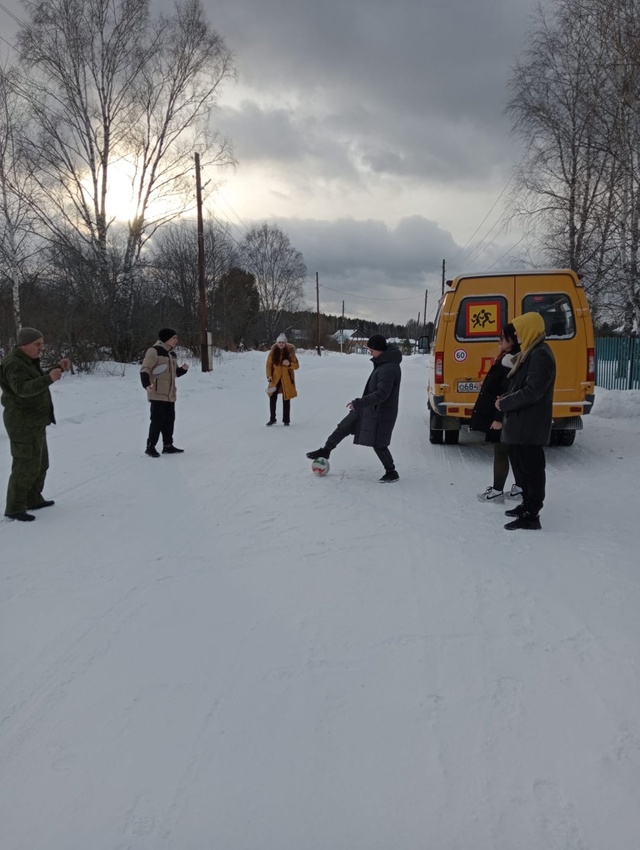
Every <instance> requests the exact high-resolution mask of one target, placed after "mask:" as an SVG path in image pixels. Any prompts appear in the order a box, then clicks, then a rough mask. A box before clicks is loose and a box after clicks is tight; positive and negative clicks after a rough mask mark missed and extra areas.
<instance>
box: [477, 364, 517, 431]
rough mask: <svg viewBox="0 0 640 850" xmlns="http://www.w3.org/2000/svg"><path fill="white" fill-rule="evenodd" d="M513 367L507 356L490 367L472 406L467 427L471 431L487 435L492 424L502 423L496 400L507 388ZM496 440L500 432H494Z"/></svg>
mask: <svg viewBox="0 0 640 850" xmlns="http://www.w3.org/2000/svg"><path fill="white" fill-rule="evenodd" d="M512 366H513V358H512V357H511V356H510V355H509V354H505V355H503V356H501V357H498V358H497V359H496V361H495V363H494V364H493V365H492V366H491V368H490V369H489V371H488V372H487V374H486V375H485V379H484V381H483V382H482V386H481V387H480V395H479V396H478V399H477V401H476V403H475V405H474V408H473V413H472V414H471V420H470V422H469V427H470V428H471V430H472V431H484V432H485V434H487V433H488V432H489V430H490V428H491V423H492V422H502V411H500V410H498V409H497V408H496V399H497V398H498V396H499V395H504V393H506V392H507V389H508V388H509V379H508V377H507V376H508V374H509V371H510V370H511V368H512ZM495 433H496V434H497V439H498V440H499V439H500V432H499V431H496V432H495Z"/></svg>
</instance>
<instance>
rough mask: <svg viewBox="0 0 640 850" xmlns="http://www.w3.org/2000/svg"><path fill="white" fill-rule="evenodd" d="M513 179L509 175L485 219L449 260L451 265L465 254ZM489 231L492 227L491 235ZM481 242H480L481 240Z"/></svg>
mask: <svg viewBox="0 0 640 850" xmlns="http://www.w3.org/2000/svg"><path fill="white" fill-rule="evenodd" d="M513 177H514V175H513V174H512V175H511V177H510V178H509V179H508V180H507V182H506V184H505V186H504V188H503V189H502V191H501V192H500V194H499V195H498V197H497V198H496V199H495V201H494V202H493V204H492V206H491V209H490V210H489V212H488V213H487V214H486V215H485V217H484V218H483V219H482V221H481V222H480V224H479V225H478V226H477V227H476V229H475V230H474V231H473V233H472V234H471V236H470V237H469V238H468V239H467V241H466V242H465V243H464V245H463V246H462V248H460V249H459V251H458V252H457V254H455V256H454V257H453V258H452V259H451V260H450V262H452V263H453V262H454V261H455V260H457V259H458V257H459V256H460V255H461V254H464V252H465V249H466V247H467V245H468V244H469V243H470V242H471V240H472V239H473V238H474V236H475V235H476V234H477V232H478V231H479V230H480V228H481V227H482V225H483V224H484V223H485V221H486V220H487V219H488V218H489V216H490V215H491V213H492V212H493V211H494V209H495V208H496V206H497V204H498V202H499V201H500V199H501V198H502V196H503V195H504V193H505V192H506V191H507V189H508V188H509V186H510V184H511V181H512V180H513ZM498 221H499V219H498ZM494 227H495V225H494ZM491 230H493V227H492V228H491V229H490V230H489V233H491ZM489 233H487V236H488V235H489ZM485 238H486V236H485V237H483V239H485ZM481 242H482V240H481ZM473 250H475V249H473ZM472 253H473V251H472Z"/></svg>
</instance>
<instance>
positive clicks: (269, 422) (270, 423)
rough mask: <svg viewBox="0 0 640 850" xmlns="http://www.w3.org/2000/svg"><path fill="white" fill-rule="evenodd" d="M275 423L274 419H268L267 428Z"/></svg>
mask: <svg viewBox="0 0 640 850" xmlns="http://www.w3.org/2000/svg"><path fill="white" fill-rule="evenodd" d="M275 424H276V420H275V419H270V420H269V421H268V422H267V428H270V427H271V426H272V425H275Z"/></svg>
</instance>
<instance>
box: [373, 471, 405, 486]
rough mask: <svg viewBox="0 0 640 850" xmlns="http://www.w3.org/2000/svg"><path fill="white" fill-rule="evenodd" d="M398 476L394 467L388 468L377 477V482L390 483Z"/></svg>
mask: <svg viewBox="0 0 640 850" xmlns="http://www.w3.org/2000/svg"><path fill="white" fill-rule="evenodd" d="M399 478H400V476H399V475H398V473H397V472H396V470H395V469H390V470H389V471H388V472H385V474H384V475H383V476H382V478H379V479H378V483H379V484H392V483H393V482H394V481H397V480H398V479H399Z"/></svg>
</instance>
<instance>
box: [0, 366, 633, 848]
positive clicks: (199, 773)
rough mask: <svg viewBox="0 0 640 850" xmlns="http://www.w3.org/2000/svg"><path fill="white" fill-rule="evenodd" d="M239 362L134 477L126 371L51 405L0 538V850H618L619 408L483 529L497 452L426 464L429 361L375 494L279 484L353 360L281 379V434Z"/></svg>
mask: <svg viewBox="0 0 640 850" xmlns="http://www.w3.org/2000/svg"><path fill="white" fill-rule="evenodd" d="M265 357H266V355H264V354H258V353H253V352H249V353H246V354H242V355H225V357H224V358H223V359H222V360H221V361H218V362H217V363H216V366H215V371H214V372H212V373H210V374H207V375H203V374H201V373H200V372H199V370H198V368H197V365H196V366H194V368H192V370H191V371H190V372H189V374H188V375H186V376H185V377H183V378H181V379H180V381H179V384H178V386H179V398H178V405H177V426H176V444H177V445H178V446H181V447H184V448H185V450H186V451H185V454H184V455H179V456H162V457H160V458H159V459H157V460H153V459H151V458H148V457H146V456H145V455H144V454H143V449H144V444H145V437H146V430H147V415H148V411H147V404H146V400H145V394H144V392H143V391H142V389H141V387H140V384H139V379H138V374H137V371H138V370H137V368H136V367H129V368H127V370H126V374H124V375H118V374H112V375H102V376H75V377H74V376H70V375H66V376H65V377H64V379H63V380H62V381H61V382H60V383H59V384H57V385H55V386H54V388H53V395H54V400H55V405H56V414H57V417H58V425H57V426H54V427H51V428H50V429H49V448H50V453H51V458H52V468H51V470H50V473H49V477H48V482H47V488H46V491H45V495H46V496H47V497H49V498H55V499H56V505H55V507H53V508H50V509H47V510H43V511H40V512H38V514H37V521H36V522H34V523H30V524H23V523H17V522H13V523H12V522H8V521H2V522H0V552H1V560H2V567H1V571H0V576H1V580H2V585H1V586H2V593H1V595H0V681H1V682H2V688H1V690H0V847H1V848H2V850H547V848H549V850H635V848H638V847H640V712H639V706H640V653H639V649H640V614H639V612H640V567H639V565H638V562H639V560H640V559H639V558H638V542H639V540H640V533H639V522H640V518H639V513H638V484H639V482H640V451H639V440H638V437H639V435H640V392H612V391H611V392H607V391H604V390H600V391H599V392H598V400H597V403H596V408H595V411H594V413H593V414H592V415H591V416H589V417H586V418H585V429H584V431H583V432H582V433H580V434H579V435H578V438H577V440H576V444H575V445H574V446H573V447H572V448H555V449H549V450H548V452H547V458H548V496H547V504H546V506H545V509H544V511H543V514H542V524H543V530H542V531H540V532H523V531H521V532H506V531H504V530H503V528H502V526H503V523H504V522H505V521H506V520H505V518H504V516H503V511H504V507H503V506H497V505H484V504H480V503H479V502H478V501H477V499H476V493H477V492H480V491H481V490H483V489H484V488H485V486H487V485H488V484H490V483H491V447H489V446H486V445H485V444H484V443H481V442H479V441H478V438H477V437H475V436H473V437H472V436H471V435H464V436H463V438H462V442H461V444H460V445H459V446H432V445H430V444H429V442H428V434H427V424H426V405H425V384H426V360H427V359H426V358H425V357H410V358H406V359H405V361H404V364H403V388H402V391H401V406H400V416H399V419H398V424H397V427H396V432H395V435H394V442H393V445H392V450H393V453H394V456H395V457H396V462H397V466H398V470H399V472H400V475H401V480H400V482H398V483H397V484H394V485H380V484H378V483H377V479H378V477H379V476H380V474H381V473H382V468H381V467H380V465H379V462H378V460H377V458H376V456H375V455H374V453H373V451H372V450H371V449H367V448H362V447H359V446H353V445H352V444H351V443H350V442H345V443H343V444H342V445H341V446H340V447H339V448H338V449H337V450H336V452H334V454H333V456H332V458H331V467H332V468H331V473H330V474H329V475H328V476H327V477H326V478H324V479H320V478H316V477H314V476H313V475H312V474H311V472H310V462H309V461H307V459H306V458H305V452H306V451H309V450H310V449H314V448H317V447H318V446H320V445H321V444H322V443H323V442H324V439H325V437H326V436H327V435H328V433H329V432H330V431H331V430H332V429H333V427H334V425H335V423H336V422H337V421H338V419H340V418H341V417H342V416H343V415H344V413H345V412H346V410H345V405H346V403H347V402H348V401H349V400H350V399H351V398H353V397H356V396H358V395H360V394H361V391H362V388H363V387H364V384H365V381H366V378H367V375H368V374H369V371H370V368H371V366H370V363H369V360H368V358H367V357H363V356H356V355H353V356H350V357H349V356H341V355H339V354H333V355H329V356H325V357H322V358H318V357H316V356H315V355H314V354H313V353H312V352H308V353H306V352H301V353H300V360H301V368H300V371H299V372H298V373H297V381H298V387H299V392H300V397H299V398H298V399H296V400H295V401H294V402H293V403H292V425H291V427H290V428H283V427H281V425H280V424H278V425H277V426H276V427H273V428H265V427H264V424H265V422H266V420H267V418H268V400H267V396H266V395H265V392H264V389H265V387H266V381H265V378H264V360H265ZM113 371H114V372H117V371H118V370H117V369H114V370H113ZM279 415H280V410H279ZM9 463H10V460H9V450H8V442H7V439H6V435H5V434H4V432H2V434H1V435H0V482H1V484H0V486H1V487H2V488H4V483H5V482H6V479H7V475H8V470H9ZM505 507H509V505H506V506H505Z"/></svg>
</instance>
